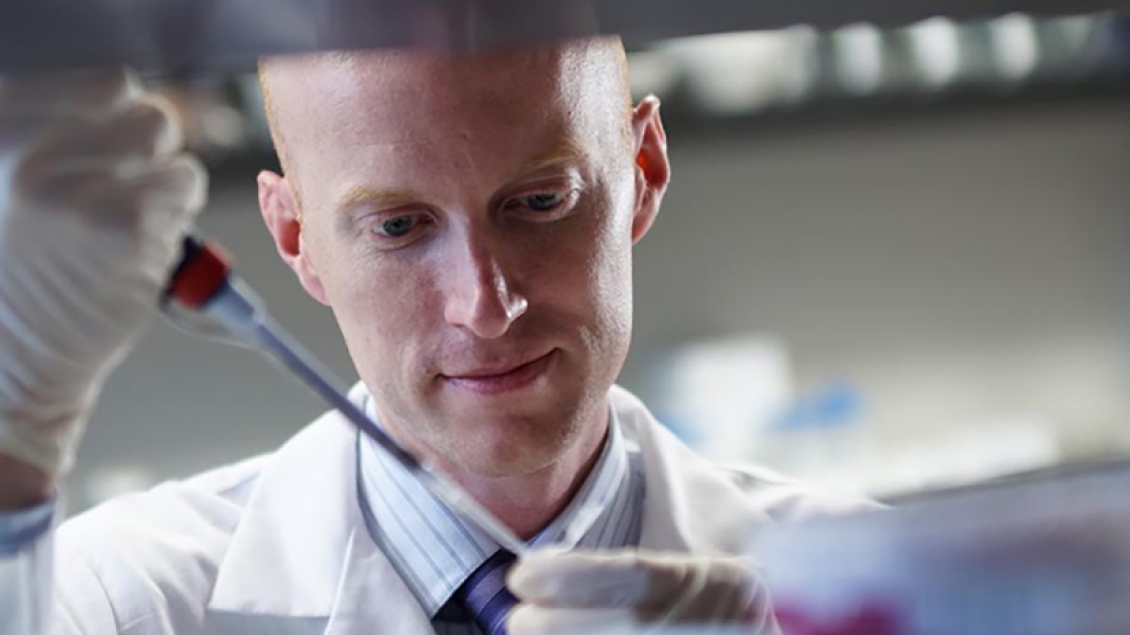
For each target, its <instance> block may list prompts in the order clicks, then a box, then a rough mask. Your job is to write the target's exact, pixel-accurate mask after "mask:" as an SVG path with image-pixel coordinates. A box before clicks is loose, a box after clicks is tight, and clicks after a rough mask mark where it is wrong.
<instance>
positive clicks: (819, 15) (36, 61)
mask: <svg viewBox="0 0 1130 635" xmlns="http://www.w3.org/2000/svg"><path fill="white" fill-rule="evenodd" d="M1128 4H1130V0H1106V1H1099V0H871V1H868V2H850V1H845V0H694V1H687V0H681V1H676V0H593V1H589V0H34V1H28V2H5V3H2V4H0V71H12V70H44V69H49V68H61V67H89V66H99V65H107V64H118V63H126V64H130V65H132V66H136V67H139V68H142V69H146V70H155V71H208V70H222V71H244V70H249V69H251V68H253V67H254V64H255V60H256V58H257V57H258V56H259V55H261V54H266V53H286V52H302V51H312V50H325V49H345V48H366V47H390V46H397V47H403V46H411V47H418V48H419V47H426V48H443V49H481V48H489V47H498V46H507V45H513V44H518V43H522V42H527V41H532V40H541V39H554V38H561V37H571V36H580V35H592V34H596V33H621V34H623V35H624V37H625V40H626V41H627V42H628V44H629V45H635V46H639V45H643V44H646V43H647V42H649V41H651V40H655V39H661V38H669V37H676V36H681V35H694V34H703V33H718V32H725V31H744V30H753V29H770V28H781V27H785V26H791V25H795V24H810V25H813V26H817V27H835V26H841V25H844V24H849V23H852V22H857V21H869V22H874V23H876V24H879V25H898V24H906V23H910V22H914V21H917V20H920V19H924V18H928V17H932V16H937V15H945V16H950V17H953V18H955V19H968V18H976V17H986V16H993V15H1000V14H1005V13H1010V12H1013V11H1024V12H1028V13H1033V14H1045V15H1046V14H1078V13H1087V12H1095V11H1103V10H1108V9H1124V8H1125V7H1126V5H1128Z"/></svg>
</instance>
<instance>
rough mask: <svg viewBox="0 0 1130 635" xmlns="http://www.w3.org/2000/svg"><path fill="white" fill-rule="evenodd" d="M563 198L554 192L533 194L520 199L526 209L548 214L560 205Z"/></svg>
mask: <svg viewBox="0 0 1130 635" xmlns="http://www.w3.org/2000/svg"><path fill="white" fill-rule="evenodd" d="M563 200H564V197H563V196H562V195H561V194H559V193H556V192H543V193H541V194H533V195H530V196H527V197H525V198H523V199H522V202H523V203H525V205H526V207H528V208H530V209H532V210H534V211H535V212H549V211H552V210H553V209H555V208H557V207H558V206H559V205H561V203H562V201H563Z"/></svg>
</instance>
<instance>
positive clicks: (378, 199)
mask: <svg viewBox="0 0 1130 635" xmlns="http://www.w3.org/2000/svg"><path fill="white" fill-rule="evenodd" d="M421 200H422V198H421V197H420V195H419V194H417V193H416V192H413V191H411V190H401V189H384V188H375V187H370V186H368V185H358V186H355V187H352V188H350V189H349V191H347V192H346V193H345V194H344V195H343V196H342V197H341V198H339V199H338V200H337V203H336V204H335V205H334V209H336V210H346V209H351V208H354V207H360V206H366V207H396V206H399V205H408V204H410V203H418V202H420V201H421Z"/></svg>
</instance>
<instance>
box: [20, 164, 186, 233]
mask: <svg viewBox="0 0 1130 635" xmlns="http://www.w3.org/2000/svg"><path fill="white" fill-rule="evenodd" d="M206 190H207V175H206V172H205V171H204V168H203V167H201V166H200V164H199V162H197V161H196V159H194V158H192V157H191V156H189V155H179V156H176V157H173V158H172V159H168V160H163V161H159V162H158V161H150V162H146V163H144V164H139V165H137V166H135V169H134V170H133V174H130V175H129V176H123V175H122V174H121V173H120V170H118V169H117V167H116V166H115V165H112V164H104V165H92V166H89V167H87V168H86V169H84V170H78V169H74V170H69V171H66V172H58V173H55V174H52V175H50V176H49V177H46V176H45V177H44V178H43V179H41V180H40V181H39V182H37V183H36V184H35V190H33V191H30V192H29V191H25V190H21V192H20V196H21V199H22V200H23V201H25V202H26V201H34V202H35V203H36V205H35V211H34V212H32V213H44V212H47V213H50V211H54V210H57V211H60V212H64V213H69V214H74V215H75V216H78V217H81V218H83V219H85V221H86V222H88V223H90V224H92V225H94V226H106V227H120V226H123V225H125V226H128V225H131V224H134V223H135V222H136V218H137V217H138V215H139V214H141V213H142V212H148V211H149V210H164V211H165V212H169V213H171V212H179V213H182V214H184V213H189V212H194V211H196V210H199V209H200V208H201V207H202V206H203V204H204V199H205V195H206Z"/></svg>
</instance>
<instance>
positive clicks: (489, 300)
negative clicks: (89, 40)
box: [0, 39, 849, 635]
mask: <svg viewBox="0 0 1130 635" xmlns="http://www.w3.org/2000/svg"><path fill="white" fill-rule="evenodd" d="M262 80H263V89H264V94H265V97H266V100H267V104H268V114H269V116H270V119H271V124H272V131H273V134H274V138H275V141H276V146H277V149H278V151H279V154H280V158H281V159H282V163H283V165H284V168H285V172H286V175H285V176H283V175H278V174H273V173H269V172H264V173H263V174H261V175H260V177H259V179H258V185H259V201H260V205H261V209H262V212H263V217H264V219H265V221H266V224H267V227H268V229H269V230H270V232H271V234H272V236H273V237H274V239H275V244H276V246H277V248H278V251H279V254H280V256H281V257H282V259H283V260H284V261H285V262H286V263H287V265H289V266H290V267H291V268H292V269H293V270H294V272H295V274H296V275H297V277H298V280H299V282H300V283H301V285H302V287H303V288H304V289H305V290H306V292H307V293H308V294H309V295H310V296H311V297H312V298H314V299H315V300H317V301H318V302H321V303H323V304H326V305H327V306H329V307H331V308H332V310H333V312H334V314H335V316H336V318H337V321H338V323H339V325H340V327H341V330H342V333H343V335H344V337H345V340H346V343H347V344H348V347H349V350H350V353H351V355H352V358H353V361H354V364H355V366H356V368H357V371H358V373H359V374H360V377H361V380H362V383H361V385H359V386H358V387H357V388H356V389H355V390H354V393H353V398H354V399H356V400H357V401H358V403H360V404H361V405H362V406H363V407H365V408H366V409H368V411H369V412H370V413H371V414H372V415H373V416H374V417H375V419H376V420H377V421H379V423H380V425H382V426H383V427H384V428H385V429H386V430H387V431H388V432H389V433H390V434H391V435H392V436H394V437H395V438H396V439H397V440H398V441H399V442H400V443H401V444H403V445H404V446H406V447H408V448H409V449H410V450H412V451H413V452H414V453H416V454H418V455H421V456H424V457H426V458H428V459H430V460H431V461H433V462H434V463H435V464H436V465H437V466H439V468H440V469H442V470H443V471H445V472H446V473H447V474H448V475H450V476H451V477H452V478H454V479H455V480H456V481H457V482H458V483H459V484H460V485H462V486H463V487H464V488H465V489H466V490H467V492H469V493H470V495H472V496H474V497H475V498H476V499H477V500H478V501H479V502H480V503H481V504H482V505H483V506H485V507H486V508H487V509H488V510H490V511H491V512H492V513H494V514H495V515H496V516H497V517H498V518H499V519H500V520H501V521H502V522H503V523H504V524H506V525H507V526H508V527H510V529H512V530H513V531H514V532H515V533H516V534H518V535H519V536H520V537H522V538H523V539H527V540H529V541H531V542H532V544H534V545H535V546H538V545H544V544H554V545H556V546H557V547H558V549H557V550H555V551H552V552H549V553H544V554H540V555H534V556H531V557H528V558H523V559H522V561H521V562H520V563H518V565H517V566H515V567H514V568H513V569H512V570H511V569H510V563H511V560H512V557H511V556H509V555H508V554H505V553H502V552H499V551H498V550H497V545H494V544H493V543H491V542H490V540H489V539H487V538H485V537H484V536H482V535H480V534H478V533H477V532H475V531H474V529H473V528H471V527H469V526H467V525H466V524H465V523H463V522H462V521H461V520H460V519H458V518H457V517H455V516H454V515H453V514H451V512H450V511H448V510H446V509H445V508H443V506H442V505H440V504H439V503H438V501H436V500H435V499H432V498H431V497H430V496H429V495H428V494H427V493H426V492H425V491H423V490H422V488H421V487H420V485H419V483H417V482H415V481H414V480H413V479H412V478H411V476H409V475H408V474H406V473H404V472H401V471H398V469H397V467H396V466H395V464H393V463H391V462H390V461H388V460H387V458H385V457H384V456H383V455H382V454H381V453H380V452H379V451H377V450H376V449H375V448H374V447H373V446H371V445H370V444H369V443H367V442H366V441H365V440H364V439H362V438H359V437H358V435H357V434H356V433H355V432H354V431H351V430H350V429H349V427H348V426H347V425H346V424H345V423H344V422H343V421H342V420H341V419H340V418H339V417H338V416H337V415H335V414H333V413H330V414H327V415H325V416H324V417H322V418H321V419H320V420H318V421H317V422H315V423H313V424H312V425H311V426H310V427H308V428H307V429H306V430H304V431H303V432H301V433H300V434H299V435H298V436H296V437H295V438H294V439H293V440H292V441H290V442H288V443H287V444H286V445H285V446H284V447H283V448H281V449H280V450H279V451H278V452H276V453H275V454H273V455H270V456H268V457H263V458H259V459H254V460H252V461H249V462H246V463H243V464H240V465H237V466H232V467H228V468H223V469H221V470H218V471H216V472H212V473H209V474H206V475H203V476H200V477H196V478H194V479H191V480H189V481H186V482H184V483H175V484H169V485H165V486H162V487H159V488H157V489H156V490H154V491H153V492H151V493H147V494H144V495H140V496H135V497H128V498H126V499H123V500H120V501H116V502H112V503H110V504H108V505H106V506H103V507H102V508H100V509H98V510H95V511H94V512H92V513H89V514H86V515H84V516H82V517H79V518H78V519H76V520H74V521H72V522H70V523H67V524H66V525H64V526H63V527H62V528H61V529H60V530H59V535H58V537H57V540H56V545H55V549H56V553H57V554H58V560H59V562H60V565H61V566H60V569H59V572H58V575H57V576H56V582H55V586H56V595H57V600H56V601H55V608H54V610H53V612H54V614H55V616H56V618H57V619H56V626H55V630H53V631H51V632H53V633H54V632H61V633H84V634H87V633H88V634H91V635H102V634H110V633H129V634H131V635H132V634H133V633H138V634H142V633H144V634H162V635H164V634H170V635H171V634H173V633H176V634H177V635H193V634H197V633H199V634H205V633H207V634H214V633H259V632H263V633H267V632H270V633H323V632H325V633H338V634H346V633H424V632H430V631H432V630H433V629H434V630H436V631H437V632H463V633H475V632H481V633H486V634H489V635H494V634H496V633H501V632H505V629H506V628H507V626H508V627H509V632H510V633H548V632H558V631H560V630H561V629H566V628H570V627H574V628H591V627H592V626H594V625H609V624H615V623H617V622H618V621H623V622H693V621H715V622H737V623H745V624H748V625H749V626H750V627H751V630H755V631H756V630H762V629H770V628H772V622H773V620H772V615H771V612H770V610H769V608H768V606H767V602H766V595H765V593H764V592H763V590H762V589H760V588H759V585H758V582H757V577H756V574H755V570H754V568H753V565H752V563H751V562H750V561H749V560H747V559H745V558H743V557H742V556H745V555H748V554H746V552H745V550H746V549H747V548H748V545H749V542H750V540H751V539H752V538H753V537H754V536H755V535H756V533H757V532H758V530H759V529H760V528H761V527H763V526H764V525H765V524H766V523H768V522H773V521H776V520H780V519H786V518H795V517H798V516H800V515H803V514H807V513H827V512H834V511H841V510H845V509H848V508H849V505H846V504H838V503H835V502H833V501H826V500H823V499H821V498H820V497H818V496H816V495H813V494H809V493H806V492H804V491H803V490H801V489H799V488H797V487H795V486H792V485H789V484H787V483H784V482H782V481H779V480H775V479H773V478H772V477H769V476H764V475H760V474H757V473H754V472H751V471H734V470H724V469H721V468H718V467H715V466H713V465H710V464H709V463H707V462H705V461H704V460H702V459H700V458H698V457H696V456H694V455H693V454H692V453H691V452H690V451H689V450H688V449H686V448H685V447H684V446H682V445H681V444H679V443H678V442H677V441H676V440H675V439H674V438H673V437H671V436H670V435H669V434H668V433H667V432H665V431H664V430H663V429H662V428H661V427H660V426H659V425H658V424H657V423H656V422H655V421H654V420H653V419H652V418H651V416H650V414H648V412H647V410H646V409H645V408H644V406H643V405H642V404H640V403H639V402H638V401H637V400H635V399H634V398H633V397H632V396H630V395H628V394H627V393H626V392H624V391H623V390H621V389H619V388H615V387H614V386H613V382H614V380H615V378H616V376H617V374H618V373H619V371H620V368H621V365H622V363H623V361H624V358H625V356H626V354H627V349H628V341H629V337H630V332H631V319H632V312H631V250H632V246H633V245H634V244H635V243H636V242H637V241H638V240H640V239H642V238H643V236H644V235H645V234H646V233H647V231H648V229H649V228H650V227H651V224H652V222H653V221H654V220H655V217H656V214H657V213H658V211H659V208H660V203H661V201H662V198H663V194H664V192H665V190H666V188H667V185H668V181H669V178H670V168H669V162H668V158H667V148H666V136H665V133H664V131H663V126H662V123H661V120H660V115H659V103H658V101H657V100H656V99H654V98H647V99H645V100H643V101H642V102H641V103H640V104H638V105H637V106H635V107H632V105H631V101H630V98H629V95H628V91H627V81H626V64H625V59H624V52H623V49H622V47H621V45H620V43H619V42H618V41H617V40H613V39H594V40H585V41H574V42H569V43H563V44H558V45H553V46H545V47H541V48H536V49H531V50H520V51H508V52H498V53H476V54H468V55H452V54H441V53H421V52H413V53H404V52H358V53H335V54H320V55H313V56H307V57H300V58H293V59H275V60H270V61H268V62H266V63H265V64H264V66H263V69H262ZM0 144H2V145H0V156H2V157H3V158H4V160H3V161H2V162H0V164H3V165H4V166H5V168H4V169H5V170H6V172H5V173H4V175H3V178H4V181H3V182H4V184H5V186H4V188H3V189H0V193H3V195H4V196H3V198H2V199H0V206H2V209H0V213H2V214H4V216H2V217H0V218H2V219H3V228H2V229H0V343H2V345H3V347H4V353H5V355H4V356H3V360H2V361H0V450H2V451H3V452H4V453H5V454H6V455H7V458H3V459H0V483H2V484H3V485H2V486H0V509H6V510H9V513H8V514H7V518H6V521H7V522H6V523H5V524H2V525H0V529H4V531H3V532H2V533H4V534H5V536H0V537H2V538H4V540H3V541H0V549H2V548H3V547H4V546H5V545H7V547H8V550H9V551H10V552H14V553H16V555H15V556H12V557H10V558H9V561H10V562H15V563H19V562H23V563H24V564H22V565H19V566H22V567H23V568H22V569H19V570H18V571H16V570H15V567H16V566H17V565H12V564H10V565H9V567H8V570H7V571H3V572H0V573H3V576H2V577H0V584H4V583H7V584H9V585H11V586H12V587H13V588H15V587H19V588H23V589H27V588H28V586H27V585H28V584H29V583H30V581H31V580H32V577H31V576H30V574H29V573H28V571H29V567H28V565H27V564H26V563H27V562H28V561H29V559H31V558H32V556H34V554H35V553H37V550H38V552H42V551H43V550H44V549H46V547H45V546H44V545H47V544H48V542H47V538H46V534H45V533H44V532H43V531H42V527H43V524H44V522H45V520H46V519H48V518H49V517H50V509H51V504H50V499H51V497H52V496H53V493H54V489H55V485H56V483H57V481H58V478H59V476H60V475H61V474H62V473H63V472H65V470H66V469H67V468H68V466H69V464H70V461H71V457H72V454H73V449H74V445H75V442H76V439H77V437H78V436H79V433H78V430H79V428H80V427H81V425H80V424H81V422H82V421H83V420H84V419H85V417H86V415H87V414H88V413H89V411H90V408H91V407H92V406H93V403H94V401H95V397H96V395H97V392H98V389H99V386H100V385H101V383H102V381H103V379H104V377H105V376H106V374H107V373H108V372H109V370H110V369H111V368H112V367H113V366H114V364H115V363H116V362H117V360H119V359H120V358H121V356H122V355H123V354H124V352H125V351H126V350H128V347H129V344H130V343H131V342H132V341H133V340H134V339H135V338H136V336H137V335H136V334H137V331H138V329H139V328H140V326H141V325H142V324H143V323H144V322H145V320H147V319H148V318H149V317H151V315H152V314H153V311H154V309H153V307H154V306H155V304H156V298H157V295H158V294H159V292H160V289H161V287H162V285H163V281H164V280H165V278H166V276H167V272H168V270H169V267H170V266H171V263H172V262H173V261H174V260H175V258H176V255H177V253H176V252H177V250H176V245H177V242H178V238H179V236H180V235H181V233H182V232H183V231H184V230H185V228H186V227H187V226H188V225H189V224H190V223H191V220H192V218H193V216H194V214H195V212H196V210H198V209H199V208H200V207H201V206H202V204H203V196H202V191H203V185H202V184H203V178H202V175H201V172H200V170H199V168H197V167H196V166H195V164H194V163H193V162H192V161H191V160H190V159H188V158H187V157H184V156H181V155H179V154H178V152H179V140H178V138H177V134H176V127H175V125H173V124H172V123H171V119H170V117H169V116H168V115H167V114H166V110H164V109H163V107H162V106H160V104H159V103H158V102H155V101H153V100H152V99H151V98H147V97H144V96H141V95H139V94H138V93H137V92H136V90H135V89H133V88H130V87H129V85H128V83H127V82H126V80H125V79H124V78H123V77H109V78H107V77H105V76H99V77H84V78H77V79H76V78H72V81H71V82H70V83H59V82H51V81H35V80H21V81H19V82H11V81H10V82H9V83H8V84H6V85H0ZM696 213H697V212H696ZM45 501H46V502H45ZM573 547H576V548H577V549H576V550H574V551H573V552H571V553H560V550H561V549H569V548H573ZM21 554H22V555H21ZM690 554H693V555H690ZM507 570H510V572H509V578H508V582H509V587H510V588H509V591H508V590H507V589H506V588H504V587H503V580H504V579H505V578H504V576H505V575H506V572H507ZM39 576H40V577H39V578H38V579H39V581H40V582H42V581H43V580H44V579H46V576H45V575H44V573H43V571H40V573H39ZM510 591H512V592H513V593H514V594H515V595H516V596H517V598H516V599H515V598H514V597H513V596H511V595H510ZM11 593H14V592H11ZM13 597H14V595H13ZM518 601H520V602H521V603H520V604H516V603H517V602H518ZM9 602H14V600H10V599H9ZM21 610H22V613H23V614H24V615H32V616H38V615H42V614H44V613H45V612H47V611H48V610H47V609H43V608H37V607H34V606H33V607H30V608H28V607H23V608H22V609H21ZM34 619H38V618H34ZM25 626H26V625H25ZM33 627H35V626H34V625H33ZM12 628H14V627H12ZM21 628H23V626H21ZM12 632H13V633H14V632H16V631H15V630H12ZM19 632H21V633H24V632H27V631H19Z"/></svg>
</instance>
